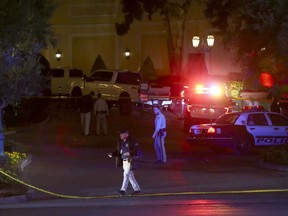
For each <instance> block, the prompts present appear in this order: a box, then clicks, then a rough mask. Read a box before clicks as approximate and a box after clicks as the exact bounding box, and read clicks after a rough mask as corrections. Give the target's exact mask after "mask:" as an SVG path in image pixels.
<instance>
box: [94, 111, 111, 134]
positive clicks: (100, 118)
mask: <svg viewBox="0 0 288 216" xmlns="http://www.w3.org/2000/svg"><path fill="white" fill-rule="evenodd" d="M101 129H102V130H103V133H104V134H107V133H108V131H107V122H106V114H105V113H98V114H97V115H96V134H97V135H100V132H101Z"/></svg>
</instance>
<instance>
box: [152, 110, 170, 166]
mask: <svg viewBox="0 0 288 216" xmlns="http://www.w3.org/2000/svg"><path fill="white" fill-rule="evenodd" d="M153 111H154V114H155V115H156V117H155V121H154V124H155V130H154V133H153V135H152V138H153V139H154V148H155V151H156V155H157V159H158V160H157V161H156V162H157V163H166V162H167V155H166V150H165V137H166V135H167V132H166V118H165V116H164V115H163V114H162V113H161V111H160V107H159V106H154V107H153Z"/></svg>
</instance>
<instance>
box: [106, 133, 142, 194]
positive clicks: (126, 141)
mask: <svg viewBox="0 0 288 216" xmlns="http://www.w3.org/2000/svg"><path fill="white" fill-rule="evenodd" d="M119 134H120V140H119V141H118V143H117V147H116V150H115V151H114V152H113V153H109V154H108V156H109V157H118V156H121V159H122V161H123V170H124V172H123V182H122V186H121V189H120V190H119V191H117V193H118V194H119V195H120V196H124V195H125V193H126V190H127V187H128V184H129V182H130V184H131V185H132V188H133V189H134V192H133V193H132V195H138V194H140V193H141V190H140V187H139V185H138V182H137V181H136V179H135V177H134V173H133V170H132V159H133V156H135V155H137V151H138V148H137V146H138V143H137V142H136V141H135V140H134V139H132V138H131V137H130V136H129V132H128V130H126V129H124V130H121V131H119Z"/></svg>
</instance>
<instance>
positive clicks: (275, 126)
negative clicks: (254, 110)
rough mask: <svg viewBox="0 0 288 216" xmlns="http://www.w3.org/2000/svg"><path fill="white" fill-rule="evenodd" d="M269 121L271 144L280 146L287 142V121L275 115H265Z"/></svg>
mask: <svg viewBox="0 0 288 216" xmlns="http://www.w3.org/2000/svg"><path fill="white" fill-rule="evenodd" d="M266 115H267V116H268V121H270V122H271V123H269V124H271V125H272V126H271V131H272V134H273V135H272V137H271V139H272V140H271V144H273V145H282V144H285V143H287V142H288V119H287V118H285V117H284V116H281V115H279V114H277V113H266Z"/></svg>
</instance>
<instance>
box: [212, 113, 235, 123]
mask: <svg viewBox="0 0 288 216" xmlns="http://www.w3.org/2000/svg"><path fill="white" fill-rule="evenodd" d="M239 116H240V114H239V113H229V114H224V115H222V116H220V117H219V118H218V119H216V120H215V123H217V124H234V123H235V122H236V120H237V119H238V118H239Z"/></svg>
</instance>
